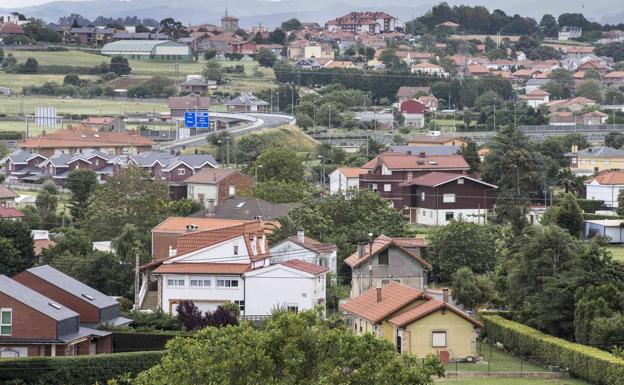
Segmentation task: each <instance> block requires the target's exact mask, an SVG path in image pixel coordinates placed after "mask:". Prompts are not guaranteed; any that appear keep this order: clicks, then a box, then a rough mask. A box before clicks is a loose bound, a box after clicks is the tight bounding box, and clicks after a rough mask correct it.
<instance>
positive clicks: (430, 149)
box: [390, 146, 460, 155]
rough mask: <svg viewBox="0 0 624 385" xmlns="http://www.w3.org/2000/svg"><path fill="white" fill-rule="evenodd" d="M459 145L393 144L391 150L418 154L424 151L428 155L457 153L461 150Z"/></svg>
mask: <svg viewBox="0 0 624 385" xmlns="http://www.w3.org/2000/svg"><path fill="white" fill-rule="evenodd" d="M459 150H460V148H459V146H392V147H390V151H391V152H401V153H406V154H407V153H408V152H411V153H412V155H418V154H420V153H421V152H424V153H425V154H427V155H455V154H457V153H458V152H459Z"/></svg>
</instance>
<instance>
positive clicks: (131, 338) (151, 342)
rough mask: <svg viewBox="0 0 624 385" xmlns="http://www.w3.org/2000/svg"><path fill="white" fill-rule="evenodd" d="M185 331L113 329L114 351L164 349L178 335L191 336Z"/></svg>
mask: <svg viewBox="0 0 624 385" xmlns="http://www.w3.org/2000/svg"><path fill="white" fill-rule="evenodd" d="M189 335H190V334H188V333H185V332H163V331H158V332H134V331H131V330H130V331H125V330H120V331H113V351H114V352H115V353H125V352H137V351H154V350H164V349H165V344H166V343H167V341H169V340H170V339H172V338H175V337H177V336H189Z"/></svg>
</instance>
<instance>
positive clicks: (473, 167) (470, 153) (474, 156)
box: [459, 140, 481, 173]
mask: <svg viewBox="0 0 624 385" xmlns="http://www.w3.org/2000/svg"><path fill="white" fill-rule="evenodd" d="M459 153H460V155H461V156H463V157H464V159H466V162H467V163H468V165H470V171H469V172H471V173H475V172H479V169H480V167H481V158H480V157H479V151H478V150H477V144H476V143H475V142H473V141H472V140H470V141H469V142H468V144H467V145H465V146H464V147H462V149H461V150H460V152H459Z"/></svg>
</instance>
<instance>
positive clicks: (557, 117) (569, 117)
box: [548, 111, 578, 126]
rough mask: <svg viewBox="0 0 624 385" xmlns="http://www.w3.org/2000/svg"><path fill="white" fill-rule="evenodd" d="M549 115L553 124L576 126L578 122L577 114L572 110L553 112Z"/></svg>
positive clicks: (550, 122)
mask: <svg viewBox="0 0 624 385" xmlns="http://www.w3.org/2000/svg"><path fill="white" fill-rule="evenodd" d="M548 117H549V124H550V125H551V126H574V125H576V124H577V123H578V122H577V120H578V119H577V117H576V115H574V114H573V113H571V112H565V111H562V112H553V113H552V114H550V115H549V116H548Z"/></svg>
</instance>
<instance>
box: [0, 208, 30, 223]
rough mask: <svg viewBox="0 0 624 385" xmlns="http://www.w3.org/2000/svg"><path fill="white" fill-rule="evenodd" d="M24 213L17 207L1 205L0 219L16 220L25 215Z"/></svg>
mask: <svg viewBox="0 0 624 385" xmlns="http://www.w3.org/2000/svg"><path fill="white" fill-rule="evenodd" d="M24 216H25V215H24V213H23V212H21V211H20V210H18V209H16V208H15V207H3V206H0V219H9V220H15V219H19V218H22V217H24Z"/></svg>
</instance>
